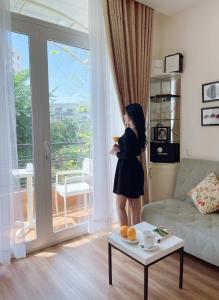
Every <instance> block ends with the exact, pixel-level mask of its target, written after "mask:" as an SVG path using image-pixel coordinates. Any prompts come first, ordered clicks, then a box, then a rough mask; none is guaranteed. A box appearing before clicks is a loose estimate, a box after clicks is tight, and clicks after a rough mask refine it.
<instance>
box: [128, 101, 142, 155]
mask: <svg viewBox="0 0 219 300" xmlns="http://www.w3.org/2000/svg"><path fill="white" fill-rule="evenodd" d="M125 111H126V113H127V114H128V116H129V117H130V118H131V119H132V121H133V122H134V125H135V128H136V130H137V133H138V140H139V145H140V148H141V150H142V151H144V150H145V145H146V144H147V139H146V135H145V131H146V130H145V117H144V112H143V109H142V106H141V105H140V104H138V103H133V104H129V105H127V106H126V107H125Z"/></svg>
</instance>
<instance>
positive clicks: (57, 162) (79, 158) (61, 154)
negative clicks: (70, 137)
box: [17, 142, 90, 188]
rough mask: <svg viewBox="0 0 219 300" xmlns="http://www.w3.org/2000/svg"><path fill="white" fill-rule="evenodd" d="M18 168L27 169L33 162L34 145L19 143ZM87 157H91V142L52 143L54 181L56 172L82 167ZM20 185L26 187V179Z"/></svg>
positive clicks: (53, 180)
mask: <svg viewBox="0 0 219 300" xmlns="http://www.w3.org/2000/svg"><path fill="white" fill-rule="evenodd" d="M17 148H18V168H19V169H25V168H26V166H27V164H29V163H32V164H33V165H34V163H33V145H32V144H18V145H17ZM86 157H90V143H88V142H76V143H51V172H52V183H54V182H55V176H56V172H58V171H65V170H76V169H81V168H82V163H83V161H84V159H85V158H86ZM20 186H21V187H23V188H24V187H26V182H25V179H21V180H20Z"/></svg>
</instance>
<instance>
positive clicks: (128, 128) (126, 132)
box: [125, 127, 137, 138]
mask: <svg viewBox="0 0 219 300" xmlns="http://www.w3.org/2000/svg"><path fill="white" fill-rule="evenodd" d="M125 134H126V135H127V136H130V137H136V138H137V136H136V133H135V132H134V130H133V129H131V128H130V127H127V128H126V129H125Z"/></svg>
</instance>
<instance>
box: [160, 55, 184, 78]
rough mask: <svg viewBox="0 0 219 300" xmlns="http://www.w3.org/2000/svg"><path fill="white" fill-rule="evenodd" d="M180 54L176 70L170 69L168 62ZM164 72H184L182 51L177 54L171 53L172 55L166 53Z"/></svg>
mask: <svg viewBox="0 0 219 300" xmlns="http://www.w3.org/2000/svg"><path fill="white" fill-rule="evenodd" d="M176 56H178V60H179V63H178V65H177V66H176V68H175V69H174V70H171V71H168V69H167V62H168V60H169V59H171V58H174V57H176ZM164 72H165V73H172V72H173V73H182V72H183V55H182V53H175V54H170V55H166V56H165V59H164Z"/></svg>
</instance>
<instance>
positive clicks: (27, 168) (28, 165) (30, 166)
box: [26, 163, 33, 172]
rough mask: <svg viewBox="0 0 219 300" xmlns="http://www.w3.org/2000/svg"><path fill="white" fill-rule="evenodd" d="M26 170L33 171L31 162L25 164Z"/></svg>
mask: <svg viewBox="0 0 219 300" xmlns="http://www.w3.org/2000/svg"><path fill="white" fill-rule="evenodd" d="M26 170H27V171H28V172H33V164H32V163H27V165H26Z"/></svg>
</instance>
